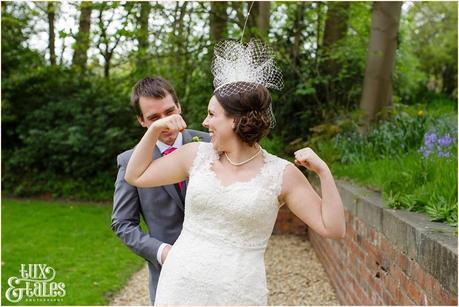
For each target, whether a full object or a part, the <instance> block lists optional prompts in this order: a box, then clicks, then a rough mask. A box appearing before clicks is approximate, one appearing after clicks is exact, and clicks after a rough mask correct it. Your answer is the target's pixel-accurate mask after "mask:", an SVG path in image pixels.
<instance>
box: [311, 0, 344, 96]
mask: <svg viewBox="0 0 459 307" xmlns="http://www.w3.org/2000/svg"><path fill="white" fill-rule="evenodd" d="M349 6H350V2H327V16H326V19H325V30H324V36H323V41H322V46H321V52H320V53H319V55H318V56H319V57H320V58H322V60H321V61H320V68H319V71H320V73H321V74H322V75H323V76H327V77H328V78H329V80H330V81H329V82H328V83H327V84H325V85H324V89H323V90H322V95H324V96H325V97H324V98H321V99H324V100H326V101H327V103H328V104H329V105H334V104H336V103H337V96H336V91H337V84H336V82H337V81H336V76H337V75H338V73H339V71H340V69H341V67H340V65H339V63H337V62H336V60H334V59H331V55H332V54H333V53H334V52H335V50H336V46H335V45H336V43H337V42H339V41H340V40H341V39H343V38H345V37H346V32H347V28H348V19H349Z"/></svg>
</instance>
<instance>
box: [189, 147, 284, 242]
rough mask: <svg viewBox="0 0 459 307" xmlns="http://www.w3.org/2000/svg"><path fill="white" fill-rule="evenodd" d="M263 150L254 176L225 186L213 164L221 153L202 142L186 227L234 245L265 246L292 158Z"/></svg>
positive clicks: (194, 166) (193, 173)
mask: <svg viewBox="0 0 459 307" xmlns="http://www.w3.org/2000/svg"><path fill="white" fill-rule="evenodd" d="M262 154H263V157H264V165H263V166H262V168H261V169H260V171H259V173H258V174H257V175H256V176H255V177H253V178H252V179H250V180H249V181H240V182H235V183H232V184H230V185H228V186H224V185H223V184H222V183H221V181H220V180H219V179H218V178H217V176H216V174H215V172H214V171H213V170H212V168H211V166H212V163H213V162H214V161H216V160H217V159H218V158H219V156H218V153H217V152H216V151H215V150H214V148H213V146H212V144H210V143H200V144H199V147H198V150H197V154H196V158H195V159H194V161H193V164H192V166H191V169H190V179H189V184H188V190H187V196H186V208H185V222H184V226H183V227H184V228H186V229H188V230H190V231H193V232H199V233H200V234H202V235H208V236H209V237H212V238H213V239H217V240H220V241H221V242H222V243H226V244H230V245H233V246H239V247H244V248H265V247H266V245H267V242H268V240H269V237H270V235H271V232H272V229H273V227H274V223H275V221H276V217H277V212H278V208H279V203H278V196H279V194H280V191H281V188H282V178H283V171H284V169H285V167H286V166H287V165H288V164H289V163H290V162H288V161H286V160H284V159H281V158H278V157H276V156H274V155H271V154H269V153H268V152H267V151H265V150H264V149H262Z"/></svg>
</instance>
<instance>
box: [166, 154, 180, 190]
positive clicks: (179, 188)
mask: <svg viewBox="0 0 459 307" xmlns="http://www.w3.org/2000/svg"><path fill="white" fill-rule="evenodd" d="M176 149H177V148H175V147H169V148H168V149H166V150H165V151H163V156H165V155H168V154H170V153H171V152H174V151H175V150H176ZM177 184H178V187H179V189H180V191H182V189H183V185H184V181H181V182H179V183H177Z"/></svg>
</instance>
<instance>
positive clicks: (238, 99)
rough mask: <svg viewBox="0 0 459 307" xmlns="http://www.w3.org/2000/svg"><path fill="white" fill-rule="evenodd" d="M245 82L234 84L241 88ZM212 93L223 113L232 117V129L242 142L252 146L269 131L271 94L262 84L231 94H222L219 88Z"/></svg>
mask: <svg viewBox="0 0 459 307" xmlns="http://www.w3.org/2000/svg"><path fill="white" fill-rule="evenodd" d="M245 84H246V82H237V84H235V85H236V86H238V87H239V86H240V87H241V88H243V87H244V85H245ZM233 85H234V84H233ZM252 85H253V84H252ZM214 95H215V97H216V98H217V100H218V102H219V103H220V104H221V106H222V107H223V109H224V110H225V115H226V116H227V117H230V118H234V123H235V127H234V129H233V130H234V132H235V133H236V134H237V135H238V136H239V138H240V139H241V140H242V141H243V142H245V143H247V144H249V145H250V146H252V145H253V144H255V143H257V142H259V141H260V140H261V139H262V138H263V137H264V136H266V135H267V134H268V133H269V127H270V124H271V120H270V116H269V114H270V111H269V107H270V105H271V95H270V94H269V91H268V90H267V89H266V88H265V87H264V86H262V85H258V86H257V87H256V88H254V89H253V90H250V91H241V92H239V93H234V94H231V95H222V93H221V91H220V90H216V91H215V92H214Z"/></svg>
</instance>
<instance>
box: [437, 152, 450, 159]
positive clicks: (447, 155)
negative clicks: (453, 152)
mask: <svg viewBox="0 0 459 307" xmlns="http://www.w3.org/2000/svg"><path fill="white" fill-rule="evenodd" d="M438 156H439V157H440V158H448V157H449V152H443V151H439V152H438Z"/></svg>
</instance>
